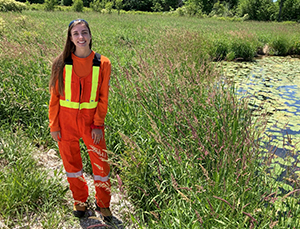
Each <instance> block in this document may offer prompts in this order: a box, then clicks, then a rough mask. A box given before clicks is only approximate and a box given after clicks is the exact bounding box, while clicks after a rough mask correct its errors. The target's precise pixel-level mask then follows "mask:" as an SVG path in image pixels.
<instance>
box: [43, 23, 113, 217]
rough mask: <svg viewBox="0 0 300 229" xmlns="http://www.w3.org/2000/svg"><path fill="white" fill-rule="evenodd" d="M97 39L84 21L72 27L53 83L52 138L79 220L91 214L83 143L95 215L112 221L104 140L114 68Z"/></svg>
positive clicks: (56, 62)
mask: <svg viewBox="0 0 300 229" xmlns="http://www.w3.org/2000/svg"><path fill="white" fill-rule="evenodd" d="M91 47H92V34H91V30H90V27H89V25H88V23H87V22H86V21H85V20H83V19H77V20H73V21H72V22H71V23H70V24H69V28H68V34H67V40H66V43H65V47H64V50H63V52H62V53H61V54H60V55H59V56H58V57H57V58H56V59H55V60H54V62H53V65H52V73H51V78H50V82H49V88H50V93H51V98H50V102H49V120H50V124H49V126H50V132H51V136H52V138H53V139H54V140H55V141H57V142H58V146H59V151H60V155H61V158H62V160H63V165H64V168H65V170H66V174H67V179H68V182H69V184H70V189H71V191H72V194H73V198H74V211H73V213H74V215H75V216H76V217H83V216H84V215H85V211H86V201H87V198H88V186H87V183H86V181H85V179H84V177H83V171H82V160H81V155H80V147H79V139H80V138H82V139H83V141H84V143H85V145H86V146H87V149H88V152H89V156H90V159H91V163H92V168H93V174H94V184H95V188H96V196H95V197H96V201H95V204H96V210H98V211H100V212H101V213H102V215H103V216H104V220H105V221H111V218H112V214H111V211H110V209H109V205H110V198H111V196H110V180H109V176H110V167H109V164H108V163H107V159H108V158H107V153H106V144H105V139H104V119H105V116H106V113H107V104H108V91H109V81H110V73H111V63H110V61H109V59H108V58H106V57H104V56H100V55H99V54H97V53H95V52H94V51H92V49H91Z"/></svg>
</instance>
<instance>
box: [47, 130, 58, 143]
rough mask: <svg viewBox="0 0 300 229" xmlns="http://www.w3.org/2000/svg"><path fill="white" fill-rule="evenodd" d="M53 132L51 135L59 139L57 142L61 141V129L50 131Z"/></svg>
mask: <svg viewBox="0 0 300 229" xmlns="http://www.w3.org/2000/svg"><path fill="white" fill-rule="evenodd" d="M50 134H51V137H52V138H53V139H54V140H55V141H57V142H60V139H61V134H60V131H53V132H50Z"/></svg>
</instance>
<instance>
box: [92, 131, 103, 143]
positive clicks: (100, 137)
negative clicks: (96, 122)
mask: <svg viewBox="0 0 300 229" xmlns="http://www.w3.org/2000/svg"><path fill="white" fill-rule="evenodd" d="M92 139H94V144H99V143H100V141H102V140H103V132H102V130H101V129H92Z"/></svg>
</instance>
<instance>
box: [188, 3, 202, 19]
mask: <svg viewBox="0 0 300 229" xmlns="http://www.w3.org/2000/svg"><path fill="white" fill-rule="evenodd" d="M185 9H186V14H187V15H189V16H196V15H202V8H201V5H199V4H196V3H195V2H188V3H186V4H185Z"/></svg>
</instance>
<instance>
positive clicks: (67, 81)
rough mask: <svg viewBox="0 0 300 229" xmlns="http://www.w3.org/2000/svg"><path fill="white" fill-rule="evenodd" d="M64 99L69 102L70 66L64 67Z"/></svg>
mask: <svg viewBox="0 0 300 229" xmlns="http://www.w3.org/2000/svg"><path fill="white" fill-rule="evenodd" d="M65 71H66V75H65V99H66V101H71V80H72V65H65Z"/></svg>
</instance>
